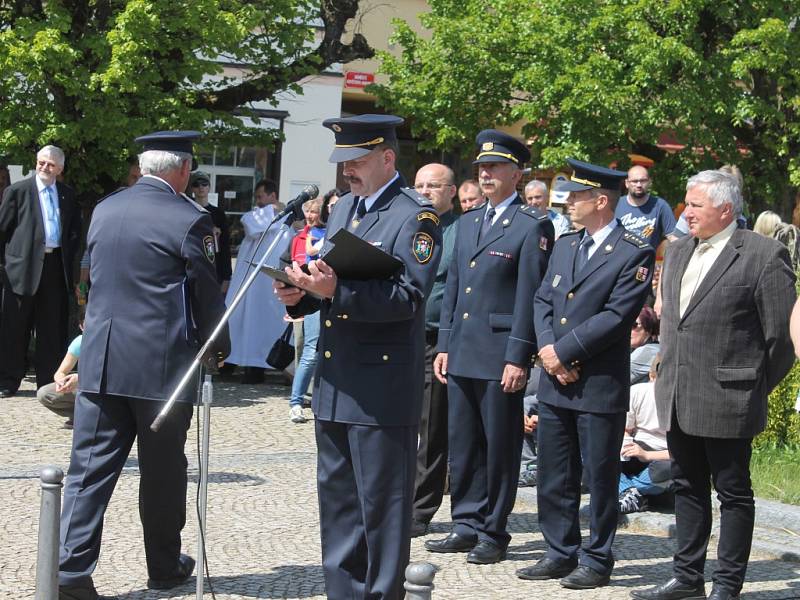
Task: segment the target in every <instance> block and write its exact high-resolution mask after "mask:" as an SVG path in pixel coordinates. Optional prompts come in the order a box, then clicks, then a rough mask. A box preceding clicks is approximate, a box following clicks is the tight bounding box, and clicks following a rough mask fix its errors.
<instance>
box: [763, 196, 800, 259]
mask: <svg viewBox="0 0 800 600" xmlns="http://www.w3.org/2000/svg"><path fill="white" fill-rule="evenodd" d="M753 231H754V232H756V233H758V234H761V235H763V236H765V237H770V238H773V239H776V240H778V241H779V242H780V243H781V244H783V245H784V246H786V249H787V250H789V259H790V260H791V261H792V270H793V271H794V272H795V273H797V271H798V268H800V229H798V228H797V227H795V226H794V225H792V224H791V223H784V222H783V221H781V217H780V215H778V214H777V213H774V212H772V211H771V210H765V211H764V212H762V213H761V214H760V215H758V218H757V219H756V222H755V224H754V225H753Z"/></svg>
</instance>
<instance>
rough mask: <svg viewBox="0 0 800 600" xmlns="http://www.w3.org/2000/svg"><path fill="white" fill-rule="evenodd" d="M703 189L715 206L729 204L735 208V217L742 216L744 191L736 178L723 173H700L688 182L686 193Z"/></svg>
mask: <svg viewBox="0 0 800 600" xmlns="http://www.w3.org/2000/svg"><path fill="white" fill-rule="evenodd" d="M694 187H702V188H703V190H704V191H705V193H706V196H708V198H709V199H710V200H711V203H712V204H713V205H714V206H717V207H718V206H722V205H723V204H724V203H726V202H728V203H730V204H731V205H732V207H733V214H734V216H736V217H738V216H739V215H741V214H742V204H743V200H742V190H741V188H740V187H739V182H738V181H737V180H736V177H735V176H733V175H731V174H730V173H725V172H723V171H700V172H699V173H698V174H697V175H694V176H692V177H690V178H689V181H687V182H686V191H687V192H688V191H689V190H690V189H692V188H694Z"/></svg>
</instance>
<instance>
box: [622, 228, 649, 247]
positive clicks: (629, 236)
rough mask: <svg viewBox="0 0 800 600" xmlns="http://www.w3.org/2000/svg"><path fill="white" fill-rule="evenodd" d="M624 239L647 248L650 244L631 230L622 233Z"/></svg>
mask: <svg viewBox="0 0 800 600" xmlns="http://www.w3.org/2000/svg"><path fill="white" fill-rule="evenodd" d="M622 239H623V240H625V241H626V242H628V243H629V244H633V245H634V246H636V247H637V248H647V247H648V246H649V245H650V244H649V243H648V242H646V241H644V240H643V239H642V238H640V237H639V236H638V235H636V234H635V233H631V232H630V231H626V232H625V233H623V234H622Z"/></svg>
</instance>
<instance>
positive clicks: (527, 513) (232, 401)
mask: <svg viewBox="0 0 800 600" xmlns="http://www.w3.org/2000/svg"><path fill="white" fill-rule="evenodd" d="M288 391H289V390H288V388H286V387H284V386H282V385H277V384H269V383H268V384H264V385H258V386H241V385H238V384H235V383H226V382H223V383H219V384H217V385H216V386H215V408H214V409H213V411H212V426H211V468H210V471H211V474H210V483H209V489H208V522H209V526H208V532H207V538H208V559H209V563H210V564H209V567H210V570H211V574H212V584H213V586H214V590H215V592H216V597H217V598H219V599H234V598H235V599H251V598H324V585H323V577H322V570H321V567H320V556H319V533H318V521H317V498H316V490H315V483H314V476H315V447H314V439H313V423H312V422H308V423H305V424H302V425H296V424H293V423H291V422H289V419H288V405H287V400H286V399H287V398H288ZM0 406H1V407H2V410H0V431H2V432H3V434H2V437H0V499H2V501H1V502H0V526H1V527H2V536H1V537H2V540H3V542H2V544H0V598H14V599H18V598H33V595H34V578H35V570H36V566H35V560H36V558H35V557H36V536H37V519H38V510H39V489H40V488H39V483H38V472H39V470H40V469H41V468H42V467H43V466H45V465H50V464H52V465H57V466H60V467H61V468H63V469H64V470H65V471H66V468H67V466H68V464H67V463H68V458H69V449H70V438H71V432H70V431H67V430H64V429H60V426H61V422H62V419H60V418H59V417H57V416H55V415H53V414H51V413H50V412H48V411H47V410H45V409H44V408H42V407H40V406H39V405H38V403H37V402H36V399H35V393H34V390H33V384H32V383H31V382H30V381H26V382H25V384H24V385H23V387H22V389H21V390H20V392H19V395H18V396H17V397H15V398H11V399H3V400H0ZM195 434H196V429H195V428H194V426H193V427H192V430H191V431H190V436H189V439H190V440H191V442H190V443H188V444H187V456H188V458H189V469H190V490H189V492H190V498H191V499H190V503H192V504H193V498H194V493H195V491H196V489H197V488H196V481H197V456H196V452H195V439H196V435H195ZM137 488H138V473H137V467H136V454H135V449H134V452H133V453H132V454H131V457H130V460H129V462H128V464H127V466H126V468H125V469H124V471H123V474H122V476H121V477H120V480H119V483H118V485H117V488H116V491H115V493H114V496H113V499H112V502H111V505H110V506H109V509H108V512H107V518H106V524H105V530H104V535H103V549H102V553H101V555H100V560H99V562H98V565H97V570H96V572H95V584H96V585H97V588H98V590H99V591H100V592H101V593H103V594H108V595H112V594H115V595H117V596H118V597H119V598H120V599H124V600H155V599H162V598H182V599H187V600H188V599H191V598H194V597H195V580H194V578H192V579H191V580H190V581H189V582H187V584H185V585H184V586H183V587H181V588H178V589H177V591H175V590H173V591H172V592H154V591H148V590H147V589H146V587H145V583H146V579H147V575H146V571H145V567H144V556H143V553H144V551H143V547H142V539H141V526H140V524H139V517H138V511H137V505H136V498H137ZM530 498H531V495H530V494H526V495H525V496H524V497H520V498H519V500H518V502H517V505H516V509H515V511H514V514H513V515H512V517H511V521H510V531H511V533H512V535H513V540H512V542H511V547H510V548H509V558H508V560H506V561H504V562H502V563H500V564H498V565H489V566H480V565H468V564H467V563H466V562H465V560H464V558H465V557H464V555H463V554H456V555H432V554H430V553H428V552H426V551H425V549H424V548H423V546H422V544H423V541H424V539H425V538H418V539H415V540H413V543H412V560H427V561H429V562H432V563H433V564H435V565H436V566H437V567H438V569H439V572H438V574H437V575H436V579H435V584H436V589H435V591H434V598H436V599H445V598H447V599H451V598H452V599H455V598H459V599H464V598H469V599H472V598H474V599H484V598H498V599H500V598H502V599H517V598H520V599H521V598H537V599H550V598H553V599H555V598H558V599H559V600H568V599H569V598H575V599H577V598H581V600H584V599H587V600H589V599H590V600H595V599H597V600H599V599H610V598H627V597H628V591H629V590H630V589H632V588H637V587H644V586H648V585H650V584H653V583H656V582H659V581H662V580H664V579H665V578H668V577H669V575H670V564H671V553H672V547H673V543H672V541H671V540H670V539H668V538H666V537H664V536H662V535H659V534H653V533H651V532H648V531H635V530H621V531H620V533H619V535H618V536H617V540H616V543H615V548H614V552H615V555H616V557H617V564H616V568H615V570H614V575H613V578H612V582H611V585H610V586H608V587H606V588H602V589H600V590H595V591H590V592H574V591H569V590H565V589H563V588H562V587H561V586H560V585H559V584H558V582H552V581H548V582H525V581H522V580H519V579H517V578H516V577H515V576H514V571H515V570H516V569H517V568H519V567H522V566H525V565H528V564H530V563H531V562H533V561H535V560H537V559H538V558H539V557H540V556H541V555H542V553H543V551H544V548H545V547H544V542H543V540H542V536H541V534H540V533H539V531H538V528H537V525H536V513H535V506H534V505H533V504H532V503H531V502H530ZM448 515H449V506H448V505H445V506H443V507H442V509H441V510H440V512H439V514H438V515H437V517H436V519H435V520H434V526H433V533H432V534H431V535H429V537H431V536H435V535H436V534H444V533H446V532H447V530H448ZM196 547H197V518H196V516H195V513H194V506H193V505H192V506H190V507H189V517H188V523H187V525H186V529H185V530H184V551H186V552H188V553H190V554H191V555H193V556H195V555H196ZM712 565H713V563H712ZM712 565H709V572H710V568H711V566H712ZM709 587H710V586H709ZM206 590H208V588H207V587H206ZM745 592H746V594H745V595H744V598H746V599H747V600H783V599H788V598H800V565H798V564H794V563H788V562H782V561H779V560H774V559H771V558H769V557H767V556H765V555H761V556H759V555H758V554H754V555H753V557H752V559H751V562H750V568H749V571H748V583H747V585H746V587H745ZM206 597H207V598H210V597H211V596H210V594H209V593H208V591H207V592H206Z"/></svg>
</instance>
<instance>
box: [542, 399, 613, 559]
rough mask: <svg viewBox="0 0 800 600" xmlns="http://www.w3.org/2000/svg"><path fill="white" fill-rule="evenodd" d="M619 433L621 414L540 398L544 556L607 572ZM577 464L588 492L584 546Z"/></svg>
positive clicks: (611, 536) (611, 557) (610, 556)
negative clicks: (554, 404) (583, 408)
mask: <svg viewBox="0 0 800 600" xmlns="http://www.w3.org/2000/svg"><path fill="white" fill-rule="evenodd" d="M624 431H625V413H624V412H620V413H589V412H582V411H577V410H571V409H568V408H561V407H558V406H553V405H551V404H547V403H545V402H542V401H541V399H540V401H539V425H538V427H537V432H538V446H537V448H538V450H539V460H538V463H537V468H538V482H537V485H538V487H537V499H538V506H539V528H540V529H541V531H542V535H543V536H544V539H545V541H546V542H547V544H548V549H547V553H546V556H547V558H549V559H551V560H554V561H556V562H558V563H562V564H563V563H565V562H572V561H575V560H576V559H577V560H578V562H579V563H580V564H581V565H585V566H588V567H590V568H592V569H594V570H595V571H597V572H598V573H601V574H603V575H606V574H610V573H611V570H612V569H613V567H614V556H613V554H612V552H611V545H612V544H613V542H614V536H615V535H616V532H617V518H618V513H619V505H618V500H619V494H618V492H617V486H618V482H619V473H620V466H619V463H620V461H619V449H620V447H621V446H622V436H623V434H624ZM581 457H583V461H581ZM581 462H583V470H584V472H585V477H586V481H587V483H588V485H589V493H590V494H591V502H590V505H589V515H590V527H589V541H588V544H584V545H581V529H580V522H579V520H578V510H579V509H580V502H581Z"/></svg>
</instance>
